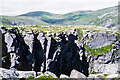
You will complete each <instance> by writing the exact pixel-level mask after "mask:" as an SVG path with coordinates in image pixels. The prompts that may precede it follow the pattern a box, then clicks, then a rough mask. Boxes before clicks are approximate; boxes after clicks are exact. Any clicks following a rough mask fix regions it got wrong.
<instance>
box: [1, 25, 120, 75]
mask: <svg viewBox="0 0 120 80" xmlns="http://www.w3.org/2000/svg"><path fill="white" fill-rule="evenodd" d="M1 31H2V36H3V38H2V40H3V51H2V56H3V57H2V63H3V65H2V67H3V68H7V69H9V68H16V69H17V70H22V71H32V70H33V71H36V72H46V71H50V72H53V73H54V74H56V75H57V76H60V75H61V74H65V75H68V76H70V73H71V71H72V70H73V69H75V70H77V71H79V72H81V73H83V74H84V75H85V76H88V75H89V73H92V72H99V73H100V72H105V71H103V70H104V69H102V68H107V65H109V67H111V68H112V67H114V65H112V64H118V63H119V59H120V40H119V36H120V35H119V34H117V36H116V35H115V34H114V33H108V32H105V31H104V32H103V31H92V30H78V29H74V30H70V31H66V32H62V33H50V32H49V33H47V34H46V33H44V32H42V31H39V32H34V31H32V30H29V29H26V30H24V31H22V30H20V29H17V28H12V29H7V28H5V27H1ZM110 65H111V66H110ZM103 66H104V67H103ZM98 68H100V69H98ZM105 73H109V71H106V72H105ZM114 73H118V70H117V71H115V72H114Z"/></svg>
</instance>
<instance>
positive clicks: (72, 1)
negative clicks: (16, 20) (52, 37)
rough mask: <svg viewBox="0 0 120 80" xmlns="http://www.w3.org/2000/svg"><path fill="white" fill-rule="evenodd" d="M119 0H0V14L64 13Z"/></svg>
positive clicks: (107, 5) (116, 3)
mask: <svg viewBox="0 0 120 80" xmlns="http://www.w3.org/2000/svg"><path fill="white" fill-rule="evenodd" d="M118 2H119V0H99V1H98V0H0V15H11V16H13V15H19V14H23V13H27V12H31V11H47V12H51V13H56V14H65V13H68V12H72V11H77V10H98V9H102V8H107V7H111V6H116V5H118Z"/></svg>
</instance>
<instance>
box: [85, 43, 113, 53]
mask: <svg viewBox="0 0 120 80" xmlns="http://www.w3.org/2000/svg"><path fill="white" fill-rule="evenodd" d="M84 48H85V50H86V51H89V52H90V53H89V54H88V55H90V54H91V55H100V54H102V53H106V52H109V51H110V50H111V49H113V47H112V44H111V45H107V46H104V47H101V48H97V49H91V48H90V47H88V46H87V45H85V46H84Z"/></svg>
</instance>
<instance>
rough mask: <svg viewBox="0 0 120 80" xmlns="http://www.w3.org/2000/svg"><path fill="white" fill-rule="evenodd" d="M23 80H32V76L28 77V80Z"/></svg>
mask: <svg viewBox="0 0 120 80" xmlns="http://www.w3.org/2000/svg"><path fill="white" fill-rule="evenodd" d="M25 80H34V77H33V76H29V77H28V78H26V79H25Z"/></svg>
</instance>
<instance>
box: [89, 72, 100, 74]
mask: <svg viewBox="0 0 120 80" xmlns="http://www.w3.org/2000/svg"><path fill="white" fill-rule="evenodd" d="M90 74H99V73H98V72H91V73H90Z"/></svg>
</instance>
